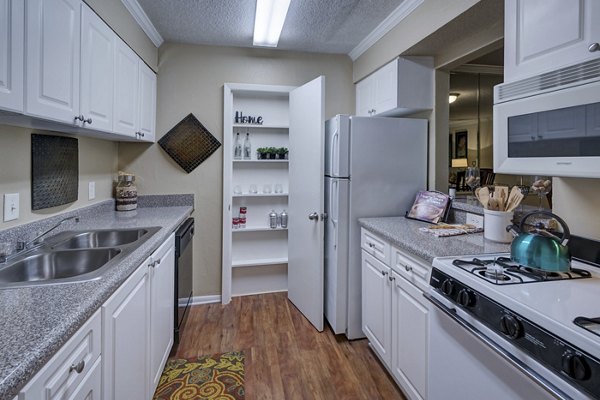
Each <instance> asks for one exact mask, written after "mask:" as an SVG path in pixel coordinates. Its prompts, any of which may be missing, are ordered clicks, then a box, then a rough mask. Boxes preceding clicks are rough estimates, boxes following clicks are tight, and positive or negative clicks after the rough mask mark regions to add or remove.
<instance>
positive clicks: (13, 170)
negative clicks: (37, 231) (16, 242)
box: [0, 125, 118, 229]
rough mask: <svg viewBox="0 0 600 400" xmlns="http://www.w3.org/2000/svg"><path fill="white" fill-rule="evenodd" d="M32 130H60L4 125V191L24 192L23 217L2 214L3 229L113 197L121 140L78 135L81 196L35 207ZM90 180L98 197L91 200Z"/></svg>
mask: <svg viewBox="0 0 600 400" xmlns="http://www.w3.org/2000/svg"><path fill="white" fill-rule="evenodd" d="M31 133H48V134H56V133H54V132H42V131H38V130H35V131H34V130H31V129H25V128H15V127H12V126H6V125H0V194H5V193H19V194H20V202H19V208H20V213H19V214H20V216H19V219H17V220H14V221H10V222H3V220H4V219H3V218H0V229H6V228H9V227H12V226H16V225H22V224H24V223H26V222H31V221H35V220H38V219H43V218H47V217H49V216H51V215H54V214H59V213H62V212H65V211H70V210H74V209H77V208H81V207H85V206H88V205H91V204H93V203H97V202H99V201H103V200H106V199H110V198H112V180H113V177H114V176H115V175H116V173H117V147H118V145H117V143H115V142H109V141H106V140H98V139H89V138H78V139H79V196H78V197H79V200H77V201H76V202H74V203H71V204H66V205H63V206H58V207H53V208H48V209H45V210H37V211H32V210H31ZM59 135H60V134H59ZM90 181H94V182H96V199H95V200H91V201H90V200H88V182H90ZM2 204H3V203H2ZM2 210H3V209H2Z"/></svg>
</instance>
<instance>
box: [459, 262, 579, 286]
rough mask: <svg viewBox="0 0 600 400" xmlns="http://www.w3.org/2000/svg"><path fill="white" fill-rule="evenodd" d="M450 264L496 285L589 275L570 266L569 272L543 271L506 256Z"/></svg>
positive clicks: (576, 277) (577, 277)
mask: <svg viewBox="0 0 600 400" xmlns="http://www.w3.org/2000/svg"><path fill="white" fill-rule="evenodd" d="M452 264H453V265H455V266H457V267H460V268H462V269H464V270H466V271H469V272H471V273H472V274H475V275H476V276H478V277H480V278H482V279H485V280H486V281H488V282H491V283H493V284H496V285H510V284H517V283H532V282H547V281H556V280H563V279H581V278H589V277H591V273H590V272H589V271H586V270H583V269H578V268H571V270H570V271H569V272H551V271H543V270H541V269H536V268H531V267H526V266H523V265H519V264H517V263H515V262H514V261H512V260H511V259H510V258H508V257H494V258H488V259H481V258H473V259H471V260H460V259H457V260H454V261H453V262H452Z"/></svg>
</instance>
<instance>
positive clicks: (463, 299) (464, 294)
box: [457, 289, 475, 307]
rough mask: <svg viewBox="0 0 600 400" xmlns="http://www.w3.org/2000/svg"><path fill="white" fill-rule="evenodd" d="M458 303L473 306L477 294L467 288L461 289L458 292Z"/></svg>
mask: <svg viewBox="0 0 600 400" xmlns="http://www.w3.org/2000/svg"><path fill="white" fill-rule="evenodd" d="M457 300H458V304H460V305H461V306H463V307H471V306H474V305H475V296H474V295H473V293H471V292H470V291H469V290H467V289H461V291H460V292H458V299H457Z"/></svg>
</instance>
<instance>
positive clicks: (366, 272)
mask: <svg viewBox="0 0 600 400" xmlns="http://www.w3.org/2000/svg"><path fill="white" fill-rule="evenodd" d="M361 254H362V326H363V332H364V334H365V336H367V339H369V342H370V343H371V346H372V347H373V349H374V350H375V351H376V352H377V353H378V354H379V357H381V359H382V360H383V361H384V362H385V364H387V365H388V366H390V365H391V351H390V348H391V321H390V305H391V288H390V269H389V267H387V266H386V265H385V264H383V263H382V262H381V261H379V260H377V259H376V258H375V257H373V256H371V255H370V254H367V252H366V251H364V250H363V251H361Z"/></svg>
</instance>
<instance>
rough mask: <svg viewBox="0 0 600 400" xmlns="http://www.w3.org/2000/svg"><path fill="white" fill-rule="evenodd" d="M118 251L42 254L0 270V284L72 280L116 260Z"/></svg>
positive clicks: (90, 250) (98, 250)
mask: <svg viewBox="0 0 600 400" xmlns="http://www.w3.org/2000/svg"><path fill="white" fill-rule="evenodd" d="M119 253H121V250H119V249H85V250H64V251H51V252H50V251H43V252H40V253H34V254H31V255H30V256H28V257H26V258H24V259H22V260H20V261H18V262H16V263H14V264H12V265H9V266H7V267H6V268H2V269H0V284H10V283H17V282H35V281H48V280H54V279H65V278H73V277H77V276H79V275H83V274H87V273H90V272H94V271H97V270H98V269H99V268H101V267H102V266H104V265H106V264H107V263H108V262H109V261H110V260H111V259H113V258H114V257H116V256H117V255H118V254H119Z"/></svg>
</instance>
